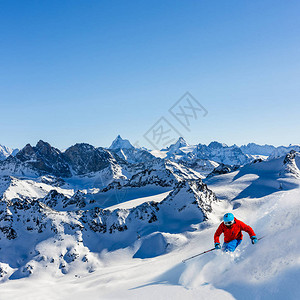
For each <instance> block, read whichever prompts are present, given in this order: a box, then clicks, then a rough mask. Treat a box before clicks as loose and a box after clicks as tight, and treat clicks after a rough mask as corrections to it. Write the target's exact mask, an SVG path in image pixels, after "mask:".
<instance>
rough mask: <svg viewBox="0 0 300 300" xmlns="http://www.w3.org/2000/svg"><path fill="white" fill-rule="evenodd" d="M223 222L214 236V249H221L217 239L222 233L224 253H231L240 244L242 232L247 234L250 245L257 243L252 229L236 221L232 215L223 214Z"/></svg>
mask: <svg viewBox="0 0 300 300" xmlns="http://www.w3.org/2000/svg"><path fill="white" fill-rule="evenodd" d="M223 220H224V222H222V223H221V224H220V226H219V227H218V229H217V230H216V232H215V235H214V242H215V249H221V245H220V239H219V237H220V235H221V234H222V233H224V244H223V247H222V250H223V251H226V252H228V251H230V252H233V251H234V250H235V249H236V247H237V246H238V245H239V244H240V243H241V242H242V239H243V234H242V231H246V232H247V233H248V234H249V236H250V238H251V242H252V244H256V243H257V237H256V235H255V233H254V231H253V229H252V228H251V227H250V226H249V225H246V224H245V223H243V222H242V221H240V220H238V219H236V218H235V217H234V215H233V214H232V213H227V214H225V215H224V217H223Z"/></svg>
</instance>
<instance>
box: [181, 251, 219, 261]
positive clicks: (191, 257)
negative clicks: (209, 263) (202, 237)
mask: <svg viewBox="0 0 300 300" xmlns="http://www.w3.org/2000/svg"><path fill="white" fill-rule="evenodd" d="M214 250H216V248H212V249H210V250H206V251H204V252H201V253H199V254H196V255H194V256H191V257H189V258H186V259H184V260H183V261H182V262H183V263H185V262H186V261H187V260H189V259H192V258H194V257H197V256H200V255H202V254H205V253H208V252H211V251H214Z"/></svg>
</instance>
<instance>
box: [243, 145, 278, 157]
mask: <svg viewBox="0 0 300 300" xmlns="http://www.w3.org/2000/svg"><path fill="white" fill-rule="evenodd" d="M240 149H241V150H242V152H243V153H244V154H250V155H263V156H269V155H270V154H271V153H272V152H273V151H274V150H275V149H276V147H275V146H273V145H258V144H255V143H249V144H247V145H242V146H241V147H240Z"/></svg>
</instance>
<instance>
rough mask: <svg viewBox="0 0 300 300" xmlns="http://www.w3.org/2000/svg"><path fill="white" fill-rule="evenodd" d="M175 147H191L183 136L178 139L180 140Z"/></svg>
mask: <svg viewBox="0 0 300 300" xmlns="http://www.w3.org/2000/svg"><path fill="white" fill-rule="evenodd" d="M175 145H180V147H186V146H189V144H188V143H187V141H186V140H185V139H184V138H183V137H182V136H181V137H179V138H178V140H177V142H176V143H175Z"/></svg>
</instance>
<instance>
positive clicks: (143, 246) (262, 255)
mask: <svg viewBox="0 0 300 300" xmlns="http://www.w3.org/2000/svg"><path fill="white" fill-rule="evenodd" d="M290 166H292V170H291V168H290ZM299 167H300V159H299V155H297V156H296V157H295V158H294V159H291V160H290V161H289V162H288V163H287V164H284V162H283V158H282V157H281V158H278V159H272V160H269V161H263V162H257V163H254V164H250V165H246V166H244V167H242V168H240V169H239V170H237V171H235V172H231V173H228V174H224V175H219V176H214V177H211V178H209V179H207V180H206V181H205V183H206V184H207V185H208V187H209V188H210V189H211V190H213V191H214V192H215V193H216V195H217V197H218V199H220V200H221V201H219V202H216V203H213V204H212V206H213V207H212V208H213V211H212V213H211V214H210V216H209V219H208V220H207V221H206V222H203V223H199V224H194V225H193V226H192V228H193V230H188V231H183V232H181V233H178V232H177V233H172V232H171V231H168V232H163V231H161V230H160V231H157V232H153V233H151V234H150V235H148V236H147V235H145V236H144V237H142V238H140V239H138V240H137V241H136V242H135V243H134V244H133V245H131V246H127V247H124V248H118V249H116V250H111V251H105V250H103V251H102V252H100V253H99V252H97V251H89V249H88V248H87V247H86V246H85V245H84V244H82V243H79V242H78V238H75V237H74V236H73V235H71V234H70V235H67V234H66V235H64V236H62V237H61V239H59V240H54V239H53V237H49V239H46V240H43V241H41V242H37V243H33V241H31V240H30V235H28V240H26V241H25V240H24V241H22V243H24V244H30V243H32V245H33V250H32V251H33V252H37V253H40V254H38V255H39V256H40V261H39V263H38V262H37V261H34V262H33V268H34V269H35V271H34V272H33V273H32V274H31V275H30V276H28V277H24V278H21V279H14V278H10V277H9V276H10V274H12V273H13V271H14V268H16V267H17V265H18V264H19V263H21V261H22V260H24V259H27V258H26V257H22V255H20V254H22V243H19V244H18V245H19V248H18V249H17V251H16V253H17V254H19V255H20V259H19V262H17V264H16V265H12V264H9V263H3V262H1V263H0V269H1V270H2V271H4V275H3V278H2V283H1V284H0V295H1V296H0V299H1V300H2V299H3V300H6V299H51V300H55V299H72V300H75V299H83V298H84V299H143V300H146V299H151V300H152V299H172V300H173V299H241V300H244V299H245V300H247V299H249V300H250V299H251V300H252V299H267V300H268V299H272V300H277V299H278V300H279V299H295V300H296V299H299V298H300V285H299V276H300V239H299V235H300V218H299V216H300V180H299V178H298V176H297V172H298V171H297V170H299ZM295 169H296V173H295ZM295 174H296V175H295ZM23 185H24V183H22V184H21V183H18V185H17V187H18V188H17V190H20V189H22V190H25V192H26V193H27V192H31V191H29V189H31V188H33V187H32V186H31V182H30V181H26V182H25V187H24V186H23ZM8 186H9V187H11V185H9V182H6V181H3V182H2V183H1V185H0V188H1V193H5V191H6V190H7V187H8ZM12 187H13V186H12ZM41 190H42V191H44V190H47V187H45V186H42V189H41ZM10 193H12V191H10ZM32 193H36V190H35V187H34V188H33V191H32ZM41 193H43V192H41ZM70 193H71V191H70ZM165 193H167V192H165ZM157 197H159V196H157ZM144 200H147V199H144ZM133 201H136V202H137V203H138V204H140V203H141V202H143V199H135V200H133ZM131 204H132V203H131ZM122 205H125V203H124V204H122ZM128 205H130V204H129V203H128ZM120 212H122V210H121V211H120ZM125 212H126V210H124V213H125ZM225 212H232V213H234V215H235V216H236V217H237V218H238V219H240V220H242V221H244V222H245V223H247V224H249V225H251V226H252V228H253V229H254V231H255V232H256V234H257V237H258V238H262V239H261V240H259V241H258V243H257V244H256V245H252V244H251V243H250V239H249V237H248V235H247V234H246V233H245V234H244V240H243V242H242V244H241V245H240V246H239V247H238V249H237V250H236V252H235V253H233V254H228V253H223V252H221V251H220V250H215V251H212V252H210V253H207V254H204V255H202V256H199V257H196V258H194V259H191V260H189V261H187V262H186V263H182V260H183V259H185V258H188V257H190V256H192V255H195V254H198V253H199V252H202V251H205V250H208V249H211V248H212V247H213V234H214V232H215V230H216V228H217V226H218V225H219V223H220V222H221V220H222V216H223V214H224V213H225ZM69 217H70V216H68V215H67V214H65V213H64V214H63V213H61V214H60V215H59V217H57V218H61V219H66V218H69ZM120 234H122V233H120ZM95 238H96V236H93V237H91V241H93V243H94V244H95V245H97V244H101V243H102V242H103V241H102V240H95ZM117 238H118V236H116V239H117ZM1 242H2V241H0V243H1ZM5 246H6V244H5V243H4V244H2V243H1V246H0V247H1V248H3V247H5ZM62 249H65V250H64V252H63V253H61V251H62ZM166 249H169V250H168V251H165V250H166ZM151 254H154V255H155V256H154V257H151ZM157 254H158V255H157ZM60 255H62V256H63V257H64V260H65V261H67V262H68V261H69V262H70V263H69V264H68V266H67V270H66V272H65V274H64V273H63V272H62V271H58V270H57V265H56V264H57V262H56V261H55V262H54V263H49V261H48V259H47V258H48V257H59V256H60ZM74 257H76V258H77V259H75V260H74V261H72V258H74ZM141 257H143V258H141ZM82 261H88V262H87V263H86V264H83V263H81V262H82ZM61 269H62V270H65V268H64V267H62V268H61ZM29 271H30V270H28V272H29ZM2 273H3V272H2Z"/></svg>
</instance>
